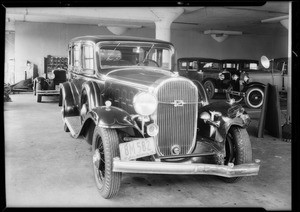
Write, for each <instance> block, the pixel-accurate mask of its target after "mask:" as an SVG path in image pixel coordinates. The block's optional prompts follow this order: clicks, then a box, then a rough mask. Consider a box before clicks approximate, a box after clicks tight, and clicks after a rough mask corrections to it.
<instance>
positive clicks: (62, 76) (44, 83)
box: [33, 67, 67, 102]
mask: <svg viewBox="0 0 300 212" xmlns="http://www.w3.org/2000/svg"><path fill="white" fill-rule="evenodd" d="M65 81H67V75H66V70H65V69H62V68H60V67H57V68H54V69H53V70H52V71H51V72H48V73H47V75H46V76H45V77H43V76H40V77H36V78H34V80H33V94H34V95H35V96H36V101H37V102H41V101H42V97H43V96H59V84H60V83H63V82H65Z"/></svg>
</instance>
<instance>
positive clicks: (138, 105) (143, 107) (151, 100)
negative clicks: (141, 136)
mask: <svg viewBox="0 0 300 212" xmlns="http://www.w3.org/2000/svg"><path fill="white" fill-rule="evenodd" d="M157 104H158V102H157V98H156V97H155V96H153V95H152V94H150V93H145V92H142V93H139V94H137V95H135V96H134V98H133V107H134V109H135V111H136V112H137V113H138V114H140V115H142V116H149V115H151V114H152V113H154V112H155V110H156V108H157Z"/></svg>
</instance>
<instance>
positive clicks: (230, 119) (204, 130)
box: [198, 101, 250, 142]
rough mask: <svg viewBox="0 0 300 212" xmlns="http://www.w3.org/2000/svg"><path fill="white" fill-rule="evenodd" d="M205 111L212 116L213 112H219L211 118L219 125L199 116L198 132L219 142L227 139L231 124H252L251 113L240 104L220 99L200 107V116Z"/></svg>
mask: <svg viewBox="0 0 300 212" xmlns="http://www.w3.org/2000/svg"><path fill="white" fill-rule="evenodd" d="M203 112H207V113H209V114H210V115H211V116H212V114H215V113H219V114H220V115H214V118H213V120H211V121H213V122H214V123H218V127H217V126H214V125H212V124H210V123H209V122H205V121H204V120H202V119H201V118H199V119H198V129H199V133H198V134H199V135H200V136H203V137H208V138H211V139H213V140H216V141H219V142H222V141H224V140H225V139H226V135H227V133H228V131H229V129H230V127H231V126H233V125H235V126H240V127H242V128H246V127H247V126H248V125H249V124H250V117H249V115H248V114H247V113H246V112H245V110H244V108H243V107H242V106H241V105H239V104H232V105H231V104H229V103H228V102H225V101H218V102H214V103H211V104H209V105H206V106H204V107H202V108H201V109H199V117H200V116H201V114H202V113H203Z"/></svg>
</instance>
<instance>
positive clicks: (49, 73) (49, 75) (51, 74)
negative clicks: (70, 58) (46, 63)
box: [47, 71, 55, 80]
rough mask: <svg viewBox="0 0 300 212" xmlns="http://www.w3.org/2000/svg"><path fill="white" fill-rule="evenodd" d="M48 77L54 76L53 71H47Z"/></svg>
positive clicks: (52, 77)
mask: <svg viewBox="0 0 300 212" xmlns="http://www.w3.org/2000/svg"><path fill="white" fill-rule="evenodd" d="M47 75H48V79H51V80H52V79H54V77H55V75H54V74H53V72H52V71H51V72H48V74H47Z"/></svg>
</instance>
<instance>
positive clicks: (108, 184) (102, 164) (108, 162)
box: [92, 126, 122, 199]
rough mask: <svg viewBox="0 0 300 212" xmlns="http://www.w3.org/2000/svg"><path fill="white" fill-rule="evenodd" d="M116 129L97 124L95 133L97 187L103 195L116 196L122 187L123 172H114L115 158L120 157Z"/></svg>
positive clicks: (94, 155)
mask: <svg viewBox="0 0 300 212" xmlns="http://www.w3.org/2000/svg"><path fill="white" fill-rule="evenodd" d="M118 145H119V138H118V134H117V132H116V130H114V129H106V128H101V127H98V126H96V127H95V130H94V134H93V142H92V152H93V158H92V159H93V169H94V177H95V181H96V185H97V188H98V190H99V192H100V194H101V196H102V197H104V198H105V199H110V198H112V197H114V196H115V195H116V194H117V193H118V191H119V188H120V184H121V177H122V173H121V172H113V171H112V169H113V158H114V157H119V155H120V153H119V148H118Z"/></svg>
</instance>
